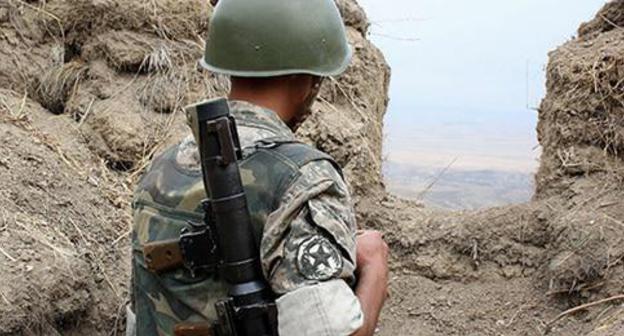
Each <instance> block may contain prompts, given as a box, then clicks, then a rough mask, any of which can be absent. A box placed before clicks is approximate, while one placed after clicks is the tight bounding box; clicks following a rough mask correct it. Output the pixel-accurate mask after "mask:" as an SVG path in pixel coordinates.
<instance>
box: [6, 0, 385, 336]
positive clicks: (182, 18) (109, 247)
mask: <svg viewBox="0 0 624 336" xmlns="http://www.w3.org/2000/svg"><path fill="white" fill-rule="evenodd" d="M341 9H342V10H343V12H344V14H345V18H346V19H347V21H348V23H349V25H350V26H351V27H350V28H349V34H350V39H351V40H352V42H353V44H354V45H355V46H356V47H357V48H358V56H357V57H356V64H354V66H353V67H352V68H351V69H350V70H349V75H348V76H347V77H345V78H344V79H343V78H341V79H339V80H332V81H330V82H328V83H327V85H326V88H325V91H324V92H323V98H322V100H323V104H321V105H320V106H321V109H322V110H323V111H325V112H327V113H323V112H321V111H317V113H316V114H315V115H316V118H319V119H322V120H323V122H322V123H315V122H309V123H307V125H305V126H304V127H303V128H302V131H301V132H302V135H305V137H306V139H308V140H309V141H311V142H314V143H317V144H319V146H324V147H325V148H327V149H330V150H334V149H341V148H343V150H342V152H341V154H340V155H339V159H340V160H341V163H342V164H344V165H345V166H347V174H349V175H350V176H352V177H353V178H352V180H353V181H356V182H355V183H354V188H355V189H357V190H364V188H367V186H375V187H377V188H379V186H381V183H380V161H379V158H380V156H381V155H380V151H381V142H380V141H381V118H382V116H383V113H384V112H385V107H386V103H387V98H386V95H385V93H386V90H387V85H388V69H387V67H386V66H385V62H384V60H383V57H382V55H381V53H380V52H379V51H378V50H377V49H375V48H374V47H373V46H372V45H371V44H370V43H369V42H368V41H367V40H366V39H365V32H366V31H365V27H366V26H367V23H366V19H365V15H364V14H363V12H362V11H361V9H360V8H359V7H358V6H357V5H356V4H355V3H352V2H348V1H347V2H343V3H341ZM210 12H211V8H210V6H209V5H207V2H206V1H204V0H190V1H173V0H138V1H126V0H103V1H102V0H48V1H43V0H40V1H36V0H34V1H30V0H29V1H25V0H6V1H0V85H1V88H0V141H2V143H3V146H2V150H1V151H2V152H1V153H0V204H1V205H2V207H1V208H2V210H0V268H2V270H3V272H2V275H0V335H17V334H19V335H22V334H23V335H58V334H62V335H120V334H121V333H122V331H123V327H124V323H123V321H124V319H123V315H122V312H123V311H124V310H123V309H122V308H123V306H125V303H126V298H127V286H128V277H129V262H128V258H129V256H128V253H129V248H128V237H129V234H130V231H129V225H130V217H129V202H130V196H131V192H132V188H133V186H134V184H135V183H136V181H137V179H138V178H139V177H140V174H141V172H142V171H143V170H144V169H145V167H146V166H147V165H148V164H149V163H150V160H151V159H152V157H153V156H154V154H155V153H156V152H158V151H160V150H162V149H164V148H165V147H167V146H169V145H171V144H173V143H175V142H177V141H179V140H180V139H181V137H182V136H184V135H186V134H187V133H188V131H187V127H186V125H185V118H184V116H183V113H182V108H183V106H185V105H186V104H189V103H191V102H196V101H198V100H201V99H206V98H211V97H216V96H219V95H223V94H224V93H225V92H226V91H227V85H228V84H227V80H226V79H225V78H223V77H220V76H216V75H214V74H211V73H208V72H206V71H203V70H202V69H200V68H199V67H198V66H197V60H198V59H199V58H200V57H201V55H202V49H203V44H204V41H203V39H202V37H203V36H205V33H206V29H207V27H208V19H209V17H210ZM368 67H370V69H368ZM328 111H330V112H328ZM328 114H329V115H331V116H333V117H340V118H341V119H344V120H345V121H348V120H357V121H358V122H357V124H350V123H349V122H345V123H344V124H345V125H349V127H348V128H346V129H345V130H344V132H342V133H339V134H332V133H331V132H330V131H331V130H332V129H333V127H334V125H335V123H334V122H333V119H331V118H332V117H329V118H328V117H327V115H328ZM322 132H324V133H325V134H320V133H322ZM330 134H331V135H330ZM369 134H370V135H372V138H370V139H369ZM360 149H364V150H363V151H361V153H360V152H358V151H359V150H360ZM358 177H359V178H358Z"/></svg>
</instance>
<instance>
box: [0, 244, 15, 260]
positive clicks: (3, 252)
mask: <svg viewBox="0 0 624 336" xmlns="http://www.w3.org/2000/svg"><path fill="white" fill-rule="evenodd" d="M0 253H2V254H4V256H5V257H7V258H8V259H9V260H11V262H16V261H17V259H15V258H13V257H11V255H10V254H8V253H7V252H6V251H5V250H4V249H2V247H0Z"/></svg>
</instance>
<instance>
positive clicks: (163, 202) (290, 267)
mask: <svg viewBox="0 0 624 336" xmlns="http://www.w3.org/2000/svg"><path fill="white" fill-rule="evenodd" d="M230 104H231V106H230V108H231V112H232V115H233V116H234V117H235V119H236V121H237V127H238V132H239V136H240V138H241V145H242V146H243V147H244V151H243V152H244V158H243V160H242V161H241V162H240V169H241V175H242V180H243V184H244V186H245V191H246V193H247V198H248V204H249V210H250V213H251V215H252V222H253V223H252V224H253V226H254V230H255V233H256V237H257V242H258V246H260V248H261V259H262V266H263V271H264V274H265V276H266V277H267V279H268V281H269V283H270V285H271V287H272V288H273V290H274V291H275V292H276V293H277V294H279V295H281V294H285V293H289V292H291V291H294V290H296V289H298V288H302V287H305V286H309V285H314V284H317V283H319V282H321V281H326V280H330V279H344V280H346V281H347V282H348V283H351V282H352V281H353V279H354V270H355V240H354V239H355V219H354V215H353V210H352V208H351V201H350V198H349V193H348V191H347V187H346V185H345V183H344V181H343V179H342V176H341V175H340V173H339V170H338V168H337V167H336V164H335V163H334V162H333V160H332V159H331V158H330V157H329V156H327V155H326V154H324V153H321V152H319V151H317V150H315V149H313V148H312V147H309V146H306V145H303V144H299V143H296V142H295V139H294V135H293V134H292V132H291V131H290V129H289V128H288V127H287V126H286V125H285V124H284V123H283V122H282V121H281V120H280V119H279V118H278V117H277V115H276V114H275V113H274V112H272V111H270V110H266V109H263V108H260V107H257V106H254V105H251V104H247V103H244V102H231V103H230ZM188 114H189V123H190V125H191V126H193V122H192V120H193V107H190V108H189V109H188ZM192 128H193V127H192ZM276 142H279V143H284V144H283V145H280V146H275V145H271V144H275V143H276ZM205 197H206V194H205V191H204V188H203V182H202V176H201V167H200V165H199V154H198V151H197V146H196V144H195V140H194V137H193V136H189V137H187V138H186V139H184V140H183V141H182V142H181V143H180V144H179V145H177V146H174V147H173V148H171V149H169V150H167V151H165V152H164V153H163V154H162V155H160V156H159V157H157V158H156V159H155V160H154V161H153V163H152V165H151V166H150V167H149V168H148V170H147V172H146V173H145V174H144V176H143V177H142V179H141V181H140V182H139V185H138V188H137V190H136V192H135V197H134V202H133V215H134V228H133V233H132V248H133V289H132V290H133V296H134V299H133V303H134V304H133V306H134V312H135V314H136V317H137V324H136V329H137V335H140V336H141V335H172V330H173V328H174V326H175V325H176V324H177V323H180V322H203V321H213V320H214V319H215V318H216V312H215V311H214V307H213V305H214V303H215V302H216V301H218V300H220V299H222V298H223V297H225V295H226V285H225V283H224V282H223V281H221V279H220V278H219V275H218V274H196V275H195V277H193V276H191V274H190V273H189V271H187V270H186V269H184V268H180V269H177V270H175V271H172V272H167V273H164V274H159V275H156V274H154V273H150V272H149V271H148V270H147V268H146V265H145V262H144V260H143V254H142V247H143V245H144V244H146V243H148V242H155V241H162V240H168V239H175V238H178V237H179V234H180V230H181V229H182V228H184V227H187V226H189V221H190V222H200V221H201V220H202V218H203V211H202V209H201V207H200V202H201V201H202V200H203V199H204V198H205ZM302 304H305V303H302Z"/></svg>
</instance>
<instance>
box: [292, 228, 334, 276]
mask: <svg viewBox="0 0 624 336" xmlns="http://www.w3.org/2000/svg"><path fill="white" fill-rule="evenodd" d="M342 266H343V260H342V255H341V254H340V251H338V249H337V248H336V246H334V244H332V243H331V242H330V241H329V240H328V239H327V238H325V237H321V236H314V237H310V238H307V239H306V240H304V241H303V243H302V244H301V245H300V246H299V249H298V250H297V268H298V269H299V272H300V273H301V275H303V276H304V277H305V278H306V279H308V280H318V281H324V280H329V279H332V278H334V277H336V276H337V275H338V274H340V272H341V271H342Z"/></svg>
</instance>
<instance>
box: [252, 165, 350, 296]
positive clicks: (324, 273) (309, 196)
mask: <svg viewBox="0 0 624 336" xmlns="http://www.w3.org/2000/svg"><path fill="white" fill-rule="evenodd" d="M355 231H356V223H355V216H354V212H353V208H352V205H351V199H350V196H349V191H348V189H347V186H346V184H345V183H344V181H343V179H342V177H341V176H340V174H339V173H338V172H337V171H336V169H335V168H334V167H333V166H332V164H331V163H330V162H328V161H314V162H312V163H309V164H307V165H306V166H304V167H303V168H301V175H300V176H299V177H298V178H297V179H296V180H295V182H294V183H293V184H292V185H291V186H290V187H289V188H288V190H287V192H286V193H285V195H284V196H283V198H282V201H281V203H280V206H279V208H278V209H277V210H276V211H275V212H273V213H272V214H271V215H270V216H269V218H268V220H267V223H266V225H265V232H264V233H265V234H264V237H263V240H262V247H261V254H262V255H261V257H262V266H263V270H264V272H265V276H266V277H267V279H268V280H269V283H270V284H271V286H272V288H273V290H274V291H275V293H277V294H279V295H282V294H286V293H289V292H292V291H295V290H297V289H300V288H303V287H306V286H313V285H316V284H319V283H322V282H327V281H330V280H335V279H343V280H345V281H346V283H347V284H351V283H353V281H354V272H355V267H356V265H355Z"/></svg>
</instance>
